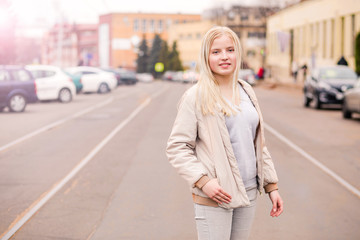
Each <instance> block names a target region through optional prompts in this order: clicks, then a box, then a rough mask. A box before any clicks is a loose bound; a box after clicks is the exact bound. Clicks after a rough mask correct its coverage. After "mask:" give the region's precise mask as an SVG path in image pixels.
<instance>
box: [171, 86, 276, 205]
mask: <svg viewBox="0 0 360 240" xmlns="http://www.w3.org/2000/svg"><path fill="white" fill-rule="evenodd" d="M239 82H240V84H241V85H242V86H243V88H244V90H245V92H246V93H247V94H248V95H249V97H250V99H251V101H252V103H253V104H254V106H255V108H256V110H257V112H258V114H259V118H260V124H259V126H258V128H257V131H256V139H255V141H254V144H255V152H256V158H257V180H258V189H259V191H260V193H261V189H262V188H263V187H264V188H265V192H270V191H272V190H274V189H277V185H276V183H277V182H278V178H277V175H276V172H275V169H274V165H273V162H272V159H271V156H270V154H269V152H268V150H267V148H266V145H265V138H264V124H263V117H262V114H261V112H260V107H259V104H258V101H257V99H256V96H255V93H254V91H253V89H252V87H251V86H250V85H249V84H247V83H246V82H245V81H242V80H239ZM196 96H197V85H195V86H193V87H191V88H190V89H189V90H187V91H186V92H185V94H184V95H183V97H182V99H181V102H180V104H179V109H178V114H177V117H176V119H175V123H174V126H173V129H172V132H171V135H170V137H169V140H168V144H167V149H166V152H167V156H168V159H169V161H170V163H171V164H172V165H173V166H174V167H175V168H176V169H177V170H178V172H179V174H180V175H181V176H182V177H183V178H184V179H185V180H186V181H187V182H188V184H189V185H190V186H191V191H192V193H193V199H194V202H195V203H199V204H203V205H209V206H217V203H216V202H214V201H213V200H212V199H210V198H208V196H207V195H206V194H205V193H204V192H203V191H202V190H201V188H202V186H204V185H205V183H207V182H208V181H209V180H210V179H212V178H216V179H217V180H218V182H219V184H220V186H221V187H222V188H223V189H224V190H225V191H226V192H227V193H229V194H230V195H231V196H232V199H231V202H230V203H229V204H225V203H223V204H221V205H219V206H220V207H223V208H237V207H242V206H247V205H249V204H250V202H249V199H248V197H247V195H246V190H245V187H244V184H243V182H242V178H241V176H240V171H239V169H238V164H237V161H236V159H235V156H234V152H233V149H232V145H231V142H230V137H229V132H228V130H227V128H226V125H225V116H224V114H222V113H221V112H220V111H218V113H216V114H214V115H212V114H207V115H205V116H204V115H203V114H202V113H201V110H200V109H199V108H198V107H197V105H196Z"/></svg>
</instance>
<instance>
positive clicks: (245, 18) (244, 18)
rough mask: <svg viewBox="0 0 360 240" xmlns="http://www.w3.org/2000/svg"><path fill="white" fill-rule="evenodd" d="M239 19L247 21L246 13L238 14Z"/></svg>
mask: <svg viewBox="0 0 360 240" xmlns="http://www.w3.org/2000/svg"><path fill="white" fill-rule="evenodd" d="M240 19H241V21H247V20H249V16H248V15H245V14H242V15H241V16H240Z"/></svg>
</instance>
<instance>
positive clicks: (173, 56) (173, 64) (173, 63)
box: [168, 41, 184, 71]
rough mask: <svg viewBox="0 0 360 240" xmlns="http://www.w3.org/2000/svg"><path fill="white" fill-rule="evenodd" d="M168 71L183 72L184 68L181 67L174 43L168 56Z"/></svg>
mask: <svg viewBox="0 0 360 240" xmlns="http://www.w3.org/2000/svg"><path fill="white" fill-rule="evenodd" d="M168 67H169V70H173V71H183V70H184V68H183V66H182V63H181V60H180V56H179V52H178V50H177V43H176V41H174V42H173V45H172V50H171V53H170V54H169V65H168Z"/></svg>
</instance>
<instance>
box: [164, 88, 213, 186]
mask: <svg viewBox="0 0 360 240" xmlns="http://www.w3.org/2000/svg"><path fill="white" fill-rule="evenodd" d="M195 107H196V106H195V97H194V96H191V95H190V94H189V93H188V91H187V92H186V93H185V94H184V95H183V97H182V99H181V101H180V104H179V107H178V113H177V116H176V119H175V122H174V125H173V128H172V131H171V134H170V137H169V139H168V142H167V148H166V154H167V157H168V159H169V162H170V164H171V165H172V166H173V167H175V169H176V170H177V171H178V173H179V174H180V176H182V177H183V178H184V179H185V180H186V181H187V182H188V184H189V185H190V186H191V187H196V185H195V184H196V183H197V182H198V181H199V179H200V178H202V177H203V176H205V175H206V170H205V167H204V165H203V164H202V163H201V162H200V161H199V160H198V159H197V157H196V152H195V146H196V139H197V131H198V127H197V126H198V120H197V117H196V112H195V111H196V109H195Z"/></svg>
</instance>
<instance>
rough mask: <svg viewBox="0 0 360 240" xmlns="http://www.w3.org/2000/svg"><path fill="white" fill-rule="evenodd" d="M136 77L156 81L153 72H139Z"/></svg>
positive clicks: (141, 80) (139, 79)
mask: <svg viewBox="0 0 360 240" xmlns="http://www.w3.org/2000/svg"><path fill="white" fill-rule="evenodd" d="M136 78H137V80H138V81H139V82H145V83H150V82H153V81H154V77H153V75H152V74H151V73H137V74H136Z"/></svg>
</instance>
